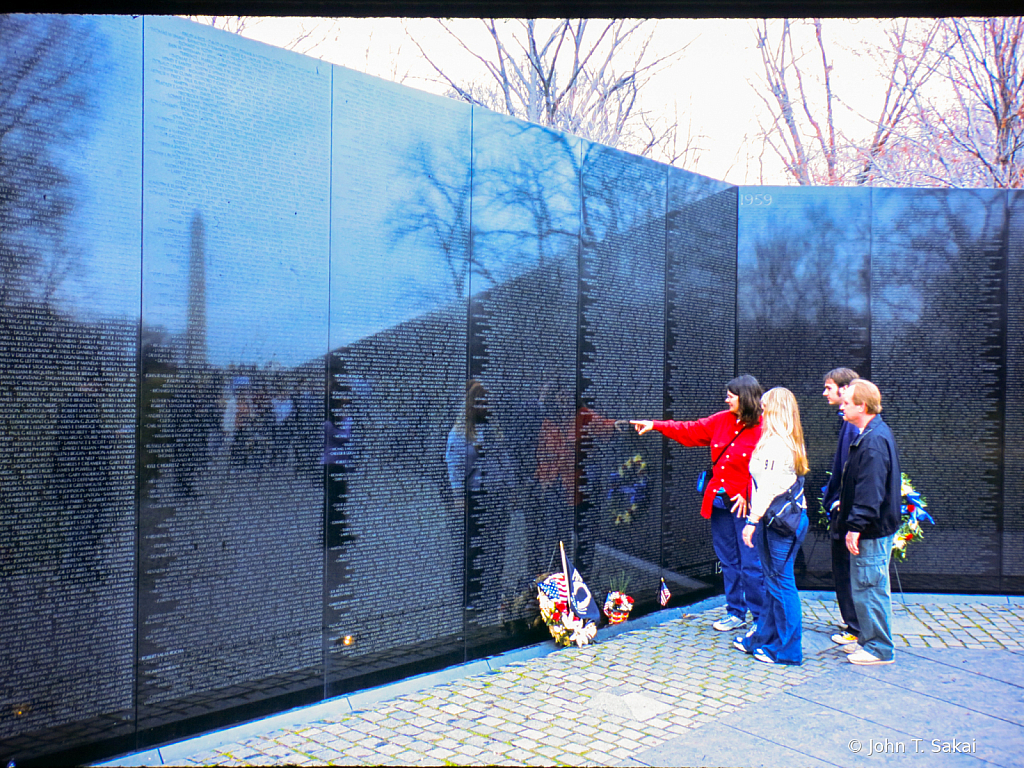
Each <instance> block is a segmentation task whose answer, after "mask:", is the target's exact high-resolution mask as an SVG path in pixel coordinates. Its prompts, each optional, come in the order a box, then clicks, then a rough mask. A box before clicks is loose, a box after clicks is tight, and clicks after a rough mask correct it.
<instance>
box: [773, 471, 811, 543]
mask: <svg viewBox="0 0 1024 768" xmlns="http://www.w3.org/2000/svg"><path fill="white" fill-rule="evenodd" d="M806 510H807V499H805V498H804V479H803V477H797V479H796V480H795V481H794V482H793V484H792V485H791V486H789V488H788V489H787V490H786V492H785V493H780V494H779V495H778V496H776V497H775V498H774V499H772V502H771V504H769V505H768V509H767V511H765V513H764V526H765V529H766V530H768V529H771V530H772V531H773V532H775V533H777V534H778V535H779V536H796V532H797V530H799V528H800V520H801V518H802V517H803V515H804V512H806Z"/></svg>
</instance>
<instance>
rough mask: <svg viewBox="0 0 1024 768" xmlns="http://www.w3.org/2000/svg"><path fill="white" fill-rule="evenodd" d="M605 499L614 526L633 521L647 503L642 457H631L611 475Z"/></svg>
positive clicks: (645, 476) (645, 472) (644, 469)
mask: <svg viewBox="0 0 1024 768" xmlns="http://www.w3.org/2000/svg"><path fill="white" fill-rule="evenodd" d="M606 499H607V500H610V501H611V511H612V519H613V521H614V522H615V524H616V525H620V524H621V523H631V522H632V521H633V518H634V517H635V516H636V515H637V514H638V513H639V512H640V511H641V510H642V509H643V507H644V505H645V502H646V501H647V462H646V461H644V457H643V456H641V455H640V454H639V453H638V454H636V455H634V456H631V457H630V458H628V459H626V461H624V462H623V463H622V464H621V465H620V466H619V468H618V469H617V470H616V471H615V472H612V473H611V484H610V485H609V486H608V495H607V497H606Z"/></svg>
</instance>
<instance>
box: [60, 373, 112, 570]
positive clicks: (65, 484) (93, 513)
mask: <svg viewBox="0 0 1024 768" xmlns="http://www.w3.org/2000/svg"><path fill="white" fill-rule="evenodd" d="M101 393H102V384H101V382H100V377H99V375H98V374H94V375H90V376H88V377H87V378H85V379H84V380H82V381H81V382H80V383H78V384H76V385H74V386H73V387H72V388H71V390H70V391H69V392H68V394H67V396H66V397H65V398H64V399H63V400H62V401H61V402H60V404H59V406H58V410H57V423H56V425H55V426H56V443H55V445H54V453H53V484H52V487H53V490H54V491H55V492H56V494H57V496H58V500H59V504H60V508H61V509H62V510H63V512H64V514H63V515H62V517H61V521H60V528H61V529H62V530H65V531H67V533H66V535H65V536H64V537H63V552H62V556H61V560H62V562H61V570H63V571H66V572H68V573H70V572H73V571H80V572H84V573H85V574H88V576H89V577H90V578H93V579H97V578H99V577H100V567H101V564H102V555H101V552H100V541H101V539H102V535H103V532H104V529H105V528H106V527H107V525H106V522H107V521H105V520H104V514H105V513H106V512H107V509H108V506H109V504H108V501H109V500H108V492H109V488H110V471H111V465H112V461H113V459H112V454H113V450H114V443H115V438H114V433H113V431H112V430H110V429H108V428H107V427H105V426H104V424H103V406H102V401H101V399H100V398H101Z"/></svg>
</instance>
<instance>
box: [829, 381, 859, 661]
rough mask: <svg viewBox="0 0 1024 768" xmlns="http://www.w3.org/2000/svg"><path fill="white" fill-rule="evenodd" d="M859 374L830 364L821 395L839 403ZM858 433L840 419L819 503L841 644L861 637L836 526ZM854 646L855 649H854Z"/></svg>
mask: <svg viewBox="0 0 1024 768" xmlns="http://www.w3.org/2000/svg"><path fill="white" fill-rule="evenodd" d="M856 378H859V377H858V376H857V372H856V371H854V370H853V369H852V368H833V369H832V370H831V371H829V372H828V373H826V374H825V389H824V390H823V391H822V393H821V394H822V396H823V397H824V398H825V399H826V400H827V401H828V404H829V405H834V406H837V407H840V406H841V405H842V402H843V392H845V391H846V387H847V385H849V383H850V382H851V381H853V380H854V379H856ZM839 418H840V419H842V418H843V411H842V408H840V410H839ZM858 434H860V432H859V430H858V429H857V428H856V427H855V426H853V424H851V423H850V422H848V421H845V420H843V421H841V422H840V427H839V441H838V443H837V445H836V454H835V457H834V458H833V459H832V475H831V477H829V479H828V485H827V486H825V491H824V496H823V497H822V499H821V505H822V506H823V507H824V508H825V511H826V512H827V513H828V515H829V539H830V541H831V544H832V580H833V581H834V582H835V585H836V602H837V603H838V604H839V615H840V616H841V617H842V620H843V624H845V625H846V626H845V627H842V629H843V631H842V632H837V633H835V634H834V635H832V642H834V643H839V644H840V645H850V644H853V643H856V642H857V641H858V639H859V638H860V624H859V623H858V622H857V609H856V608H854V607H853V594H852V593H851V591H850V553H849V551H847V549H846V541H845V540H844V534H843V533H840V532H839V531H838V529H837V527H836V523H837V521H838V518H839V514H838V509H837V508H838V507H839V483H840V481H841V480H842V477H843V467H845V466H846V457H847V455H848V454H849V452H850V443H852V442H853V439H854V438H855V437H856V436H857V435H858ZM854 650H856V649H854Z"/></svg>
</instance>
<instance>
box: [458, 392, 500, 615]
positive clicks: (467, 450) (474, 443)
mask: <svg viewBox="0 0 1024 768" xmlns="http://www.w3.org/2000/svg"><path fill="white" fill-rule="evenodd" d="M487 420H488V410H487V390H486V389H485V388H484V385H483V384H482V383H481V382H479V381H478V380H476V379H469V380H468V381H467V382H466V395H465V400H464V403H463V407H462V408H461V409H459V412H458V415H457V416H456V417H455V421H454V423H453V424H452V428H451V430H450V431H449V432H448V440H447V443H446V445H445V463H446V464H447V465H448V482H449V484H450V486H451V491H452V495H453V497H454V499H455V501H456V503H458V501H459V500H460V499H463V498H464V499H465V503H466V507H465V519H466V540H467V542H468V545H467V547H466V566H465V567H466V601H467V605H466V608H467V609H468V610H471V611H472V610H476V611H483V610H485V609H486V608H487V607H488V606H487V605H486V603H487V602H489V597H494V600H495V603H494V606H493V607H494V608H498V607H499V605H498V604H499V602H500V599H499V598H498V596H497V594H496V592H497V585H496V584H492V583H491V582H494V581H496V579H495V574H494V573H493V571H494V570H495V564H494V563H491V562H488V561H489V558H491V557H493V556H494V555H496V554H497V553H494V552H490V551H488V550H489V549H490V548H489V547H487V546H486V545H487V544H488V543H491V541H490V540H491V539H493V536H494V534H493V529H494V528H495V526H496V525H497V524H498V522H499V521H497V520H495V519H494V515H493V514H488V512H489V510H486V509H485V508H484V507H483V504H482V502H483V496H484V483H483V462H482V453H483V447H484V438H485V435H486V431H487ZM491 592H495V594H494V595H489V594H488V593H491Z"/></svg>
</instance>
